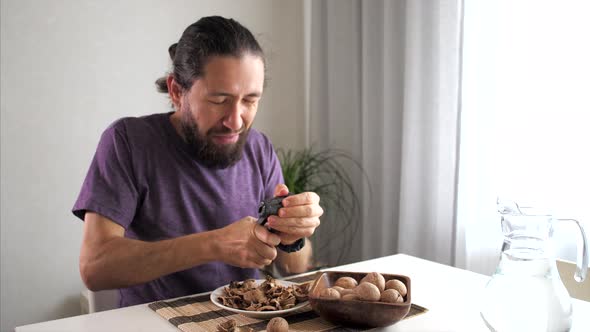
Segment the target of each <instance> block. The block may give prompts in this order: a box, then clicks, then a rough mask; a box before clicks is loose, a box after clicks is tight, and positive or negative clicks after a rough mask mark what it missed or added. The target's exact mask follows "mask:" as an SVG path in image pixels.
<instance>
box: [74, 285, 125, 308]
mask: <svg viewBox="0 0 590 332" xmlns="http://www.w3.org/2000/svg"><path fill="white" fill-rule="evenodd" d="M80 307H81V309H82V314H91V313H94V312H99V311H105V310H111V309H116V308H118V307H119V291H118V290H116V289H112V290H104V291H98V292H93V291H91V290H89V289H87V288H84V289H83V290H82V292H80Z"/></svg>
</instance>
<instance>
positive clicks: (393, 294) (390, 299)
mask: <svg viewBox="0 0 590 332" xmlns="http://www.w3.org/2000/svg"><path fill="white" fill-rule="evenodd" d="M400 300H401V301H400ZM379 301H381V302H387V303H396V302H404V298H403V296H401V295H400V293H399V292H398V291H397V290H395V289H393V288H391V289H386V290H384V291H383V292H382V293H381V298H380V299H379Z"/></svg>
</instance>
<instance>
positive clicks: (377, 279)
mask: <svg viewBox="0 0 590 332" xmlns="http://www.w3.org/2000/svg"><path fill="white" fill-rule="evenodd" d="M362 282H370V283H372V284H373V285H375V286H377V288H379V292H382V291H383V290H385V278H383V276H382V275H381V273H378V272H371V273H368V274H367V275H366V276H365V277H364V278H363V279H361V283H362Z"/></svg>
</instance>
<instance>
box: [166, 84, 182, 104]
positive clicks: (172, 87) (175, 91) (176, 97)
mask: <svg viewBox="0 0 590 332" xmlns="http://www.w3.org/2000/svg"><path fill="white" fill-rule="evenodd" d="M166 85H167V86H168V95H169V96H170V100H171V101H172V105H173V106H174V109H176V110H177V111H178V110H179V109H180V97H181V96H182V88H181V87H180V85H179V84H178V83H176V81H175V80H174V77H173V76H172V75H168V78H167V79H166Z"/></svg>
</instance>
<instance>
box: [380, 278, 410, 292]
mask: <svg viewBox="0 0 590 332" xmlns="http://www.w3.org/2000/svg"><path fill="white" fill-rule="evenodd" d="M385 289H395V290H396V291H398V293H400V295H401V296H406V294H408V289H407V288H406V285H404V283H403V282H401V281H400V280H397V279H391V280H388V281H387V282H386V283H385Z"/></svg>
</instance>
